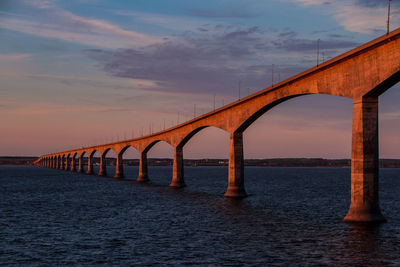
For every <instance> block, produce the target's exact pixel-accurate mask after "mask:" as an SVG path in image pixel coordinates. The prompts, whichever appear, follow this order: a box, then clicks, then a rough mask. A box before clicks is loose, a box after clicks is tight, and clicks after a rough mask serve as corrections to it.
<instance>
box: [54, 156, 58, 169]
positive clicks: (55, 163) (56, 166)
mask: <svg viewBox="0 0 400 267" xmlns="http://www.w3.org/2000/svg"><path fill="white" fill-rule="evenodd" d="M54 168H55V169H58V158H55V159H54Z"/></svg>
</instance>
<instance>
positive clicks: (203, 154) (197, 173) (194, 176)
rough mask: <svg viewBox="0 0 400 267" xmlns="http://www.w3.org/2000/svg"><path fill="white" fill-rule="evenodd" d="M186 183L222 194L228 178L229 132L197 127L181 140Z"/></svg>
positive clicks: (202, 190)
mask: <svg viewBox="0 0 400 267" xmlns="http://www.w3.org/2000/svg"><path fill="white" fill-rule="evenodd" d="M181 145H183V157H184V167H183V168H184V175H185V182H186V184H187V186H188V187H189V188H190V189H191V190H195V191H199V192H207V193H210V194H213V195H218V196H220V195H223V193H224V192H225V190H226V188H227V184H228V181H227V179H226V177H227V176H228V159H229V133H228V132H226V131H225V130H222V129H220V128H217V127H214V126H205V127H200V128H198V129H196V130H194V131H193V132H191V133H190V134H189V135H188V136H186V138H185V139H184V140H183V141H182V142H181Z"/></svg>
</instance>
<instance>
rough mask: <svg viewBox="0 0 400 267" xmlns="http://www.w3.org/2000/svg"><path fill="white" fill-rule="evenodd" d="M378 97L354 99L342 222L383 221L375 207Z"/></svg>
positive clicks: (377, 206)
mask: <svg viewBox="0 0 400 267" xmlns="http://www.w3.org/2000/svg"><path fill="white" fill-rule="evenodd" d="M378 183H379V148H378V98H377V97H373V98H363V99H359V100H354V104H353V133H352V147H351V204H350V209H349V211H348V213H347V215H346V217H344V221H346V222H383V221H385V218H384V217H383V216H382V214H381V211H380V208H379V191H378Z"/></svg>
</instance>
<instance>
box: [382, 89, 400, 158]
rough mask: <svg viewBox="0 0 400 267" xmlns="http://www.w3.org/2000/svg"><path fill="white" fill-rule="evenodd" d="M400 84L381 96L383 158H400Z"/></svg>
mask: <svg viewBox="0 0 400 267" xmlns="http://www.w3.org/2000/svg"><path fill="white" fill-rule="evenodd" d="M399 103H400V84H397V85H395V86H394V87H392V88H390V89H389V90H387V91H385V92H384V93H383V94H381V95H380V96H379V155H380V158H381V159H399V158H400V138H399V133H400V123H398V121H399V118H400V105H399Z"/></svg>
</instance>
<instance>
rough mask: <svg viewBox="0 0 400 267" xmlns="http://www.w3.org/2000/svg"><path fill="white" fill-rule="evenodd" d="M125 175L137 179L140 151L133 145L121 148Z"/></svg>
mask: <svg viewBox="0 0 400 267" xmlns="http://www.w3.org/2000/svg"><path fill="white" fill-rule="evenodd" d="M120 153H122V155H121V157H122V169H123V176H124V177H125V178H127V179H130V180H131V179H134V180H136V179H137V177H138V173H139V159H140V154H139V151H138V150H137V149H136V148H135V147H132V146H126V147H125V148H123V149H122V150H121V152H120Z"/></svg>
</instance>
